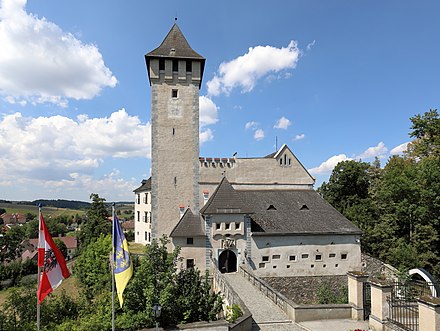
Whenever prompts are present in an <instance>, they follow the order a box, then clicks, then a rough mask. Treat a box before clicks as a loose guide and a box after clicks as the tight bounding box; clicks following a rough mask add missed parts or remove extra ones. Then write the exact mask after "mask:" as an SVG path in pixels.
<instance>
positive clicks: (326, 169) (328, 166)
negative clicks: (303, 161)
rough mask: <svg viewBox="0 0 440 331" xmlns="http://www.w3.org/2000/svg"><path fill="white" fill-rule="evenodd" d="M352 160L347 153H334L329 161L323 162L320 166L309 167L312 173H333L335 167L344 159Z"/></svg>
mask: <svg viewBox="0 0 440 331" xmlns="http://www.w3.org/2000/svg"><path fill="white" fill-rule="evenodd" d="M347 160H351V159H350V158H348V157H347V156H346V155H345V154H339V155H334V156H332V157H331V158H329V159H328V160H327V161H325V162H323V163H321V165H320V166H319V167H315V168H311V169H309V172H310V174H312V175H316V174H323V173H331V172H332V170H333V168H334V167H335V166H336V165H337V164H338V163H339V162H342V161H347Z"/></svg>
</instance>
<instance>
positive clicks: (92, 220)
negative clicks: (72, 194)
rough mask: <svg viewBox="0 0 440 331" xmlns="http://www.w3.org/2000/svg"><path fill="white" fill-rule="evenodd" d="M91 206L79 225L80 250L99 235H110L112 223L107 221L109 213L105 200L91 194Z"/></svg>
mask: <svg viewBox="0 0 440 331" xmlns="http://www.w3.org/2000/svg"><path fill="white" fill-rule="evenodd" d="M90 199H92V205H91V207H90V209H88V210H87V214H86V219H85V221H84V222H83V223H82V225H81V231H80V233H79V237H78V240H79V244H80V249H81V250H82V249H84V248H85V247H86V246H87V245H88V244H89V243H91V242H93V241H95V240H96V239H97V238H99V236H100V235H101V234H103V235H107V234H111V229H112V223H111V221H110V220H109V219H108V218H109V216H110V215H109V212H108V210H107V208H106V207H105V204H104V202H105V199H104V198H100V197H99V195H98V194H94V193H93V194H91V195H90Z"/></svg>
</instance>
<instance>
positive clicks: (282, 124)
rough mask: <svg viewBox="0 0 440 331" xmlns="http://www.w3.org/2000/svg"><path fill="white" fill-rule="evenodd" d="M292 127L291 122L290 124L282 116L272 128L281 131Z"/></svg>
mask: <svg viewBox="0 0 440 331" xmlns="http://www.w3.org/2000/svg"><path fill="white" fill-rule="evenodd" d="M290 125H292V122H290V120H289V119H287V118H285V117H284V116H283V117H281V118H280V119H279V120H278V121H277V122H276V123H275V125H274V126H273V127H274V128H275V129H283V130H287V128H288V127H289V126H290Z"/></svg>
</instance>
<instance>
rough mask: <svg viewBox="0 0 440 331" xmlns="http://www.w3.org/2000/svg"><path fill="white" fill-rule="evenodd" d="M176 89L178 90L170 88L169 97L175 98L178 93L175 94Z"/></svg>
mask: <svg viewBox="0 0 440 331" xmlns="http://www.w3.org/2000/svg"><path fill="white" fill-rule="evenodd" d="M177 91H178V90H174V89H173V90H171V97H172V98H177V95H178V94H177Z"/></svg>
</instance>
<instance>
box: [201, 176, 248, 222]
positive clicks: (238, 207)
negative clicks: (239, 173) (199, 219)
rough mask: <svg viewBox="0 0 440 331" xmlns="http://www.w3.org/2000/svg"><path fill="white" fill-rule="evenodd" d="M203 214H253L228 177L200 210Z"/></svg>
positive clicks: (224, 178)
mask: <svg viewBox="0 0 440 331" xmlns="http://www.w3.org/2000/svg"><path fill="white" fill-rule="evenodd" d="M200 213H201V214H205V215H206V214H252V210H251V209H250V208H248V207H247V206H246V204H245V203H244V202H243V201H242V199H241V198H240V196H239V194H238V193H237V191H236V190H235V189H234V188H233V187H232V185H231V183H229V181H228V180H227V178H226V177H223V179H222V181H221V182H220V184H219V185H218V186H217V189H216V190H215V192H214V193H213V195H212V196H211V198H209V200H208V201H207V202H206V205H204V206H203V208H202V209H201V210H200Z"/></svg>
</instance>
